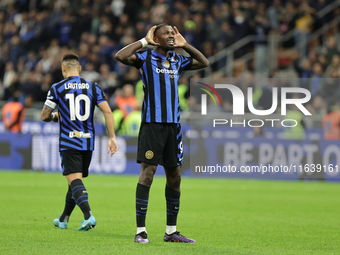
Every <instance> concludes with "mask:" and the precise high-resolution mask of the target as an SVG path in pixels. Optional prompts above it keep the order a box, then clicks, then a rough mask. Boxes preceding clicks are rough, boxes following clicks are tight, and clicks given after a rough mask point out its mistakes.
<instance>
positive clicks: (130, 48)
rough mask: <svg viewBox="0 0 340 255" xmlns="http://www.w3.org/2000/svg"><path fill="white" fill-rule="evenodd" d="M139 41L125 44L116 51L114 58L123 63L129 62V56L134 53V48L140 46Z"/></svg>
mask: <svg viewBox="0 0 340 255" xmlns="http://www.w3.org/2000/svg"><path fill="white" fill-rule="evenodd" d="M142 47H143V45H142V43H141V41H137V42H134V43H131V44H129V45H127V46H125V47H124V48H123V49H121V50H120V51H118V52H117V53H116V55H115V59H116V60H117V61H119V62H121V63H123V64H126V65H128V64H129V58H130V57H131V56H132V54H133V53H135V51H136V50H138V49H140V48H142Z"/></svg>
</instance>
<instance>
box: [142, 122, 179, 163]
mask: <svg viewBox="0 0 340 255" xmlns="http://www.w3.org/2000/svg"><path fill="white" fill-rule="evenodd" d="M137 162H138V163H141V162H144V163H147V164H149V165H158V164H159V165H162V166H165V167H175V166H179V165H182V163H183V143H182V129H181V124H179V123H142V124H141V127H140V130H139V136H138V151H137Z"/></svg>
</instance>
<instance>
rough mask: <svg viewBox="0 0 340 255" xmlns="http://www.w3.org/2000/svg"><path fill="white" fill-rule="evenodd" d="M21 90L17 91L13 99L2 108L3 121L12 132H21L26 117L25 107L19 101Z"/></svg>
mask: <svg viewBox="0 0 340 255" xmlns="http://www.w3.org/2000/svg"><path fill="white" fill-rule="evenodd" d="M20 94H21V92H20V91H19V90H17V91H15V92H14V94H13V101H11V102H8V103H6V104H5V105H4V107H3V108H2V122H3V123H4V126H5V128H6V130H9V131H10V132H12V133H20V132H21V125H22V123H23V121H24V119H25V108H24V106H23V105H22V104H21V103H20V102H18V100H19V97H20Z"/></svg>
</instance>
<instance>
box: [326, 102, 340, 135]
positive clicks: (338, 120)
mask: <svg viewBox="0 0 340 255" xmlns="http://www.w3.org/2000/svg"><path fill="white" fill-rule="evenodd" d="M322 126H323V132H324V133H323V137H324V139H326V140H339V139H340V110H339V106H338V103H337V102H336V101H333V102H332V101H330V102H329V103H328V104H327V113H326V114H325V115H324V116H323V118H322Z"/></svg>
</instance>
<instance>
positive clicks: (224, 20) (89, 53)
mask: <svg viewBox="0 0 340 255" xmlns="http://www.w3.org/2000/svg"><path fill="white" fill-rule="evenodd" d="M332 2H333V1H332V0H261V1H260V0H240V1H236V0H229V1H228V0H226V1H222V0H213V1H209V0H201V1H198V0H184V1H171V0H141V1H137V0H129V1H126V0H112V1H111V0H72V1H67V0H53V1H52V0H41V1H38V0H7V1H1V2H0V100H4V101H7V100H11V99H13V98H15V97H19V101H21V102H22V103H23V104H24V105H25V107H32V106H34V102H43V101H44V100H45V97H46V93H47V91H48V90H49V88H50V86H51V85H52V84H53V83H55V82H58V81H60V80H61V79H62V78H63V77H62V76H61V70H60V64H61V63H60V59H61V57H62V56H63V55H64V54H65V53H66V52H68V51H72V52H75V53H77V54H78V55H79V57H80V62H81V66H82V68H83V71H82V73H81V75H82V76H83V77H84V78H86V79H89V80H91V81H97V82H98V83H99V84H100V85H101V87H102V88H103V89H104V91H105V93H106V95H107V98H108V101H109V103H110V106H111V107H112V109H113V110H114V109H117V108H119V109H120V110H121V111H122V113H123V116H124V117H123V118H125V117H126V116H127V115H128V114H129V113H130V112H131V111H134V110H137V109H138V108H139V107H140V105H141V98H142V92H141V90H142V84H141V82H140V78H139V73H138V71H137V70H136V69H135V68H130V67H128V66H125V65H122V64H120V63H119V62H117V61H115V60H114V54H115V53H116V52H117V50H119V49H120V48H122V47H124V46H125V45H127V44H129V43H132V42H134V41H136V40H139V39H140V38H142V37H144V36H145V34H146V32H147V31H148V30H149V28H150V27H151V26H152V25H154V24H159V23H163V22H164V23H168V24H171V25H175V26H177V27H178V28H179V31H180V32H181V33H182V34H183V35H184V37H185V38H186V39H187V41H188V42H189V43H190V44H192V45H194V46H195V47H197V48H198V49H199V50H201V51H202V52H203V53H204V55H205V56H207V57H210V56H213V55H214V54H216V53H217V52H219V51H220V50H221V49H223V48H225V47H228V46H230V45H232V44H233V43H235V42H237V41H238V40H240V39H242V38H243V37H245V36H247V35H249V34H253V35H255V36H256V39H255V40H254V42H253V44H252V45H251V46H250V47H243V48H241V49H240V50H239V51H238V52H236V53H235V54H236V58H237V57H240V56H242V55H244V54H245V53H247V52H253V51H255V61H254V62H255V64H254V63H253V64H247V65H246V67H245V70H244V71H245V72H243V75H244V74H246V75H248V76H247V77H252V75H253V74H254V73H255V72H264V73H267V74H269V75H270V77H275V75H276V73H277V72H272V71H270V70H269V67H268V66H265V65H263V66H260V65H262V64H261V63H263V60H261V59H260V58H261V57H262V58H263V57H264V55H265V54H261V46H262V48H263V47H266V46H267V41H266V40H265V39H263V38H264V36H266V35H268V34H280V35H284V34H286V33H287V32H288V31H290V30H291V29H295V34H294V37H293V38H292V39H291V40H288V41H287V42H285V43H284V44H283V47H284V48H291V47H295V49H296V52H297V56H295V57H292V58H290V59H289V61H288V64H287V63H286V62H287V61H286V62H285V60H282V61H281V62H280V65H279V68H280V69H285V68H288V67H289V68H290V69H292V70H293V72H294V75H295V77H300V78H310V80H309V81H310V82H309V83H308V84H303V86H305V87H307V88H309V89H310V91H311V92H312V95H313V97H317V96H320V97H321V99H320V100H321V101H322V99H328V98H330V97H334V95H336V96H340V87H339V86H338V84H336V85H334V86H331V85H329V84H327V83H324V82H322V79H321V78H324V77H333V78H340V57H339V56H340V52H339V44H338V43H337V37H338V28H337V27H336V28H335V29H333V31H332V32H331V33H329V34H328V35H327V39H326V40H322V38H320V39H319V40H317V41H316V42H314V44H313V45H312V46H310V45H306V43H305V45H303V44H304V43H303V42H306V40H302V39H301V38H303V37H304V38H308V35H310V34H311V33H312V32H313V31H315V30H317V29H318V28H320V27H322V26H323V25H324V24H326V23H327V22H330V21H331V20H332V19H333V18H334V17H336V16H337V15H339V13H340V12H339V9H335V10H334V11H332V12H331V13H330V14H328V15H325V16H323V17H321V18H318V15H317V13H318V11H320V10H322V9H323V8H324V7H326V6H327V5H328V4H330V3H332ZM257 49H258V50H259V51H258V53H260V54H256V50H257ZM262 52H263V51H262ZM256 58H257V59H256ZM279 61H280V60H279ZM254 65H255V67H254ZM256 65H257V67H256ZM212 68H213V71H214V70H216V68H217V66H216V67H215V66H213V67H212ZM200 75H201V74H200V73H198V74H196V76H197V77H199V76H200ZM138 82H139V83H138ZM181 83H182V85H183V86H184V87H183V86H182V88H181V97H182V99H183V100H184V101H185V100H186V99H187V98H188V96H189V93H188V91H187V86H188V85H189V84H188V81H187V79H186V78H183V79H182V80H181ZM138 84H139V86H138ZM185 86H186V87H185ZM134 89H136V92H134ZM261 90H262V94H263V95H266V93H267V90H268V85H264V86H263V87H261ZM25 101H26V102H25ZM259 105H261V102H259ZM181 106H182V108H183V110H186V109H187V106H188V104H187V102H183V103H182V105H181ZM263 107H265V106H264V105H263Z"/></svg>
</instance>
